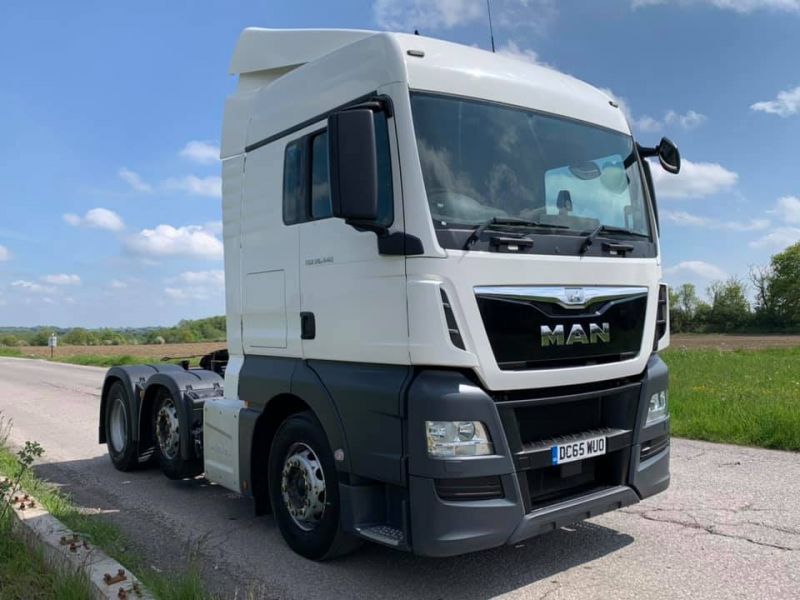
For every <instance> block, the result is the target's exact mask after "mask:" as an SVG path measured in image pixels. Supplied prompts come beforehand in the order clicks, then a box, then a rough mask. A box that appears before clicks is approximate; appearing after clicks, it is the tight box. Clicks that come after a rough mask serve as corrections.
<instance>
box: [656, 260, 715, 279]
mask: <svg viewBox="0 0 800 600" xmlns="http://www.w3.org/2000/svg"><path fill="white" fill-rule="evenodd" d="M664 274H665V275H696V276H698V277H702V278H703V279H727V278H728V274H727V273H726V272H725V271H723V270H722V269H720V268H719V267H718V266H716V265H712V264H711V263H707V262H705V261H702V260H685V261H683V262H680V263H678V264H677V265H675V266H673V267H669V268H667V269H664Z"/></svg>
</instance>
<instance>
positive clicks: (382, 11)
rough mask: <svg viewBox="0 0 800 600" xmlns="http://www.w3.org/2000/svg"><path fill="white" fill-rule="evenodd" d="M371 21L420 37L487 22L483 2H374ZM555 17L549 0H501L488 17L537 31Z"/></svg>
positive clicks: (389, 0)
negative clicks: (432, 32)
mask: <svg viewBox="0 0 800 600" xmlns="http://www.w3.org/2000/svg"><path fill="white" fill-rule="evenodd" d="M372 11H373V14H374V17H375V22H376V23H377V24H378V26H379V27H381V28H383V29H391V30H395V31H406V32H411V31H414V30H415V29H418V30H420V32H422V33H423V34H426V33H427V32H430V31H436V30H442V29H453V28H454V27H462V26H465V25H470V24H472V23H476V22H481V23H483V22H485V21H487V14H486V3H485V2H484V1H483V0H375V2H374V3H373V5H372ZM555 15H556V8H555V2H554V1H553V0H505V1H504V2H502V3H498V2H495V3H493V5H492V18H493V20H494V21H495V24H496V25H499V26H501V27H503V28H520V27H526V28H529V29H535V30H541V29H543V28H544V27H545V26H546V25H547V24H548V23H550V22H551V21H552V20H553V19H554V18H555Z"/></svg>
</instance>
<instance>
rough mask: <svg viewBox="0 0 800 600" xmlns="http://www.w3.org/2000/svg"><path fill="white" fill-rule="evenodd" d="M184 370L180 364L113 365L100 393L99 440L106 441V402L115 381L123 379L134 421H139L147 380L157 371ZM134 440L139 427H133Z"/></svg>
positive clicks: (137, 438)
mask: <svg viewBox="0 0 800 600" xmlns="http://www.w3.org/2000/svg"><path fill="white" fill-rule="evenodd" d="M174 371H183V369H182V368H181V367H179V366H178V365H127V366H124V367H111V368H110V369H109V370H108V371H107V372H106V378H105V380H104V381H103V391H102V393H101V395H100V424H99V432H98V433H99V435H98V440H99V442H100V443H101V444H105V443H106V432H105V422H106V404H107V403H108V392H109V389H110V388H111V385H112V384H113V383H114V382H115V381H121V382H122V384H123V386H124V387H125V390H126V391H127V393H128V398H127V400H128V404H129V406H130V407H131V414H132V415H133V418H134V422H135V423H138V422H139V411H140V409H141V405H142V395H143V394H144V388H145V385H146V384H147V380H148V379H149V378H150V377H151V376H152V375H155V374H156V373H171V372H174ZM133 440H134V441H136V442H138V441H139V428H138V427H134V429H133Z"/></svg>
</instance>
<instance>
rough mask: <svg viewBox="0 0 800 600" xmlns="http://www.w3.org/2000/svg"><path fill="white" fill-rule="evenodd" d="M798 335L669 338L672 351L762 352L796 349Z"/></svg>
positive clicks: (681, 334) (680, 334)
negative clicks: (777, 349)
mask: <svg viewBox="0 0 800 600" xmlns="http://www.w3.org/2000/svg"><path fill="white" fill-rule="evenodd" d="M798 346H800V335H723V334H721V333H679V334H673V335H672V336H671V343H670V348H671V349H673V350H677V349H684V350H700V349H703V350H763V349H765V348H796V347H798Z"/></svg>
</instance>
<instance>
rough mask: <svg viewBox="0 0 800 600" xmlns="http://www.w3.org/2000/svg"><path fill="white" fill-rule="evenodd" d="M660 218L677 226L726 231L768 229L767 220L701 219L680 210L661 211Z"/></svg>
mask: <svg viewBox="0 0 800 600" xmlns="http://www.w3.org/2000/svg"><path fill="white" fill-rule="evenodd" d="M661 216H662V217H663V218H664V219H666V220H667V221H671V222H673V223H676V224H678V225H686V226H692V227H707V228H711V229H726V230H728V231H761V230H764V229H766V228H767V227H769V219H752V220H750V221H747V222H741V221H721V220H719V219H712V218H710V217H701V216H699V215H695V214H692V213H688V212H686V211H682V210H663V211H661Z"/></svg>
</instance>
